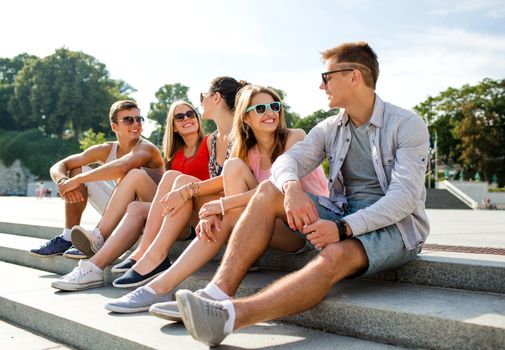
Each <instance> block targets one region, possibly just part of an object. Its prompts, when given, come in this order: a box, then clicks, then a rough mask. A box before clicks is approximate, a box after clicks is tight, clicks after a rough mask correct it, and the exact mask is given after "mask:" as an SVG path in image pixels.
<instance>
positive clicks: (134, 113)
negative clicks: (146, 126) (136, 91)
mask: <svg viewBox="0 0 505 350" xmlns="http://www.w3.org/2000/svg"><path fill="white" fill-rule="evenodd" d="M127 117H133V123H132V124H130V125H128V124H129V123H127V122H126V120H124V119H125V118H126V119H127V120H128V119H131V118H127ZM139 117H140V110H139V109H137V108H131V109H123V110H120V111H119V112H117V122H115V123H112V130H113V131H114V132H115V133H116V135H117V137H118V138H120V137H121V138H123V139H129V140H135V139H138V138H139V137H140V135H141V134H142V123H141V122H140V121H139Z"/></svg>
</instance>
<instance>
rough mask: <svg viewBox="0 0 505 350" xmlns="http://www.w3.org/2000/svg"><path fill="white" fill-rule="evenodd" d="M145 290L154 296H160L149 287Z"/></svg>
mask: <svg viewBox="0 0 505 350" xmlns="http://www.w3.org/2000/svg"><path fill="white" fill-rule="evenodd" d="M144 289H145V290H147V291H148V292H149V293H151V294H152V295H158V293H156V291H155V290H154V289H152V288H151V287H149V286H144Z"/></svg>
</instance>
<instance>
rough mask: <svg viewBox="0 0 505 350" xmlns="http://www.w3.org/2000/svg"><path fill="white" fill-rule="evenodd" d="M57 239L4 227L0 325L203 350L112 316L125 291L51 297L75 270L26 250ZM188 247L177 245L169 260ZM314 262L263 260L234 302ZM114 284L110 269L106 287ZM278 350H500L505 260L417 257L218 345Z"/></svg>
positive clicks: (205, 273) (196, 280)
mask: <svg viewBox="0 0 505 350" xmlns="http://www.w3.org/2000/svg"><path fill="white" fill-rule="evenodd" d="M58 232H59V229H58V228H53V227H44V226H30V225H21V224H12V223H0V260H1V261H3V262H0V271H1V273H2V275H3V276H4V279H5V277H7V283H2V284H0V318H2V319H4V320H6V321H8V322H10V323H13V324H16V325H19V326H21V327H23V328H25V329H28V330H30V331H32V332H36V333H38V334H41V335H43V336H44V337H46V338H48V339H51V340H54V341H56V342H58V343H62V344H65V345H66V346H70V347H76V348H80V349H81V348H82V349H105V348H107V349H165V348H171V349H172V348H173V349H179V348H185V349H186V348H188V349H193V348H194V349H200V348H204V346H203V345H202V344H200V343H198V342H196V341H194V340H193V339H192V338H191V337H190V336H189V335H188V334H187V332H186V330H185V329H184V326H183V325H181V324H176V323H171V322H169V321H164V320H161V319H158V318H156V317H152V316H150V315H149V314H147V313H142V314H134V315H115V314H112V313H108V312H107V311H106V310H105V309H104V308H103V305H104V304H105V303H106V302H107V301H108V300H110V299H111V298H116V297H119V296H121V295H123V294H124V293H125V290H121V289H116V288H112V287H111V286H110V285H107V286H105V287H103V288H97V289H92V290H87V291H82V292H75V293H64V292H59V291H56V290H55V289H52V288H51V287H50V283H51V281H53V280H54V279H56V278H57V277H59V276H58V275H59V274H64V273H67V272H69V271H70V270H71V269H72V268H73V267H74V266H75V264H76V262H75V261H71V260H67V259H64V258H63V257H51V258H45V259H44V258H39V257H35V256H32V255H30V254H29V253H28V251H27V250H28V249H29V248H32V247H36V246H38V245H40V244H41V243H43V242H44V241H45V240H47V239H48V238H51V237H53V236H54V235H56V234H57V233H58ZM187 244H188V243H187V242H186V243H184V242H182V243H177V244H176V246H175V247H174V249H173V250H172V254H173V256H174V258H175V257H176V256H177V255H178V254H180V252H182V251H183V249H184V248H185V247H186V246H187ZM313 256H314V253H313V252H310V253H306V254H301V255H289V254H281V253H278V252H272V251H269V252H267V253H266V254H265V256H264V257H262V259H261V260H260V266H262V269H261V270H260V271H259V272H255V273H250V274H249V275H248V276H247V277H246V279H245V280H244V282H243V283H242V285H241V288H240V290H239V293H238V294H239V295H248V294H251V293H254V292H256V291H258V290H259V289H261V288H263V287H265V286H266V285H268V284H269V283H270V282H271V281H273V280H275V279H277V278H279V277H280V276H282V275H283V274H285V273H288V272H289V271H291V270H295V269H298V268H300V267H301V266H303V265H304V264H305V263H306V262H307V261H309V260H310V259H311V258H312V257H313ZM216 266H217V263H216V262H213V263H210V264H208V265H207V266H206V267H204V268H203V269H201V270H200V271H198V272H197V273H195V274H194V275H193V276H191V277H190V278H188V280H186V281H185V282H183V283H182V284H181V285H180V286H179V287H180V288H189V289H192V290H196V289H198V288H200V287H203V286H204V285H205V284H206V283H207V282H208V281H209V280H210V278H211V277H212V274H213V272H214V271H215V268H216ZM56 274H58V275H56ZM113 277H114V276H112V275H111V274H110V269H109V270H107V272H106V280H107V282H110V281H111V280H112V279H113ZM0 334H1V333H0ZM2 343H3V342H2ZM274 347H275V348H277V347H278V348H282V349H284V348H285V349H302V348H303V349H306V348H317V349H335V348H342V349H389V348H395V349H398V348H399V347H402V348H424V349H472V350H473V349H493V350H494V349H505V257H504V256H498V255H476V254H461V253H444V252H423V253H422V254H421V256H420V257H419V258H418V259H417V260H416V261H415V262H413V263H411V264H408V265H406V266H403V267H401V268H399V269H395V270H392V271H387V272H384V273H381V274H380V275H377V276H374V277H373V278H371V279H367V280H365V279H357V280H346V281H342V282H341V283H338V284H337V285H336V286H335V287H334V288H333V290H332V291H331V293H330V294H329V295H328V296H327V298H326V299H325V300H324V301H323V302H322V303H321V304H320V305H319V306H317V307H316V308H314V309H312V310H309V311H306V312H304V313H302V314H299V315H295V316H292V317H289V318H286V319H284V320H278V321H276V322H270V323H264V324H258V325H255V326H254V327H250V328H247V329H244V330H241V331H240V332H238V333H237V334H233V335H231V336H229V337H228V338H227V339H226V340H225V342H224V343H223V348H241V349H242V348H274ZM0 348H2V349H3V348H5V347H4V346H2V345H0Z"/></svg>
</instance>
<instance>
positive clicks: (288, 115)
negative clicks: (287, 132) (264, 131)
mask: <svg viewBox="0 0 505 350" xmlns="http://www.w3.org/2000/svg"><path fill="white" fill-rule="evenodd" d="M268 88H269V89H272V90H274V91H275V92H277V94H278V95H279V96H280V98H281V100H282V108H284V118H285V119H286V125H287V126H288V128H292V127H294V126H293V125H295V124H296V123H297V122H298V120H299V119H300V115H299V114H298V113H295V112H293V111H291V106H290V105H288V104H287V103H286V101H285V100H286V97H287V95H288V94H287V93H286V92H285V91H284V90H281V89H277V88H274V87H272V86H269V87H268Z"/></svg>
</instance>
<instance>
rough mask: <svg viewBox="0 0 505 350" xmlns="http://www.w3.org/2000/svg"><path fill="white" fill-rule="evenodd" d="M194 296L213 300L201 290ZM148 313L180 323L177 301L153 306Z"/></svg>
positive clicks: (180, 317)
mask: <svg viewBox="0 0 505 350" xmlns="http://www.w3.org/2000/svg"><path fill="white" fill-rule="evenodd" d="M195 294H196V295H199V296H201V297H203V298H206V299H210V300H215V299H214V298H212V297H211V296H210V295H208V294H207V293H205V292H204V291H203V289H199V290H197V291H196V292H195ZM149 312H150V313H151V314H153V315H154V316H157V317H160V318H164V319H165V320H169V321H175V322H182V316H181V313H180V311H179V307H178V306H177V301H167V302H165V303H157V304H154V305H153V306H151V308H150V309H149Z"/></svg>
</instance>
